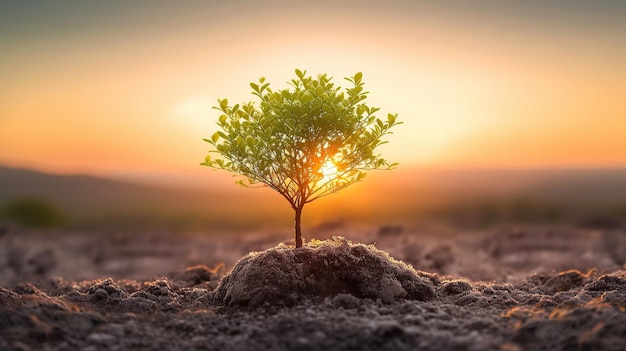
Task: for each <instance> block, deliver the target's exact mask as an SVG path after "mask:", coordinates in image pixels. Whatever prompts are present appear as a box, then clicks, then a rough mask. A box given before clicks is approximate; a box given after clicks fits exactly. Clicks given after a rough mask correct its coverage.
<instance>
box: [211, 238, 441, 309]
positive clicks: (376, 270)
mask: <svg viewBox="0 0 626 351" xmlns="http://www.w3.org/2000/svg"><path fill="white" fill-rule="evenodd" d="M436 282H437V279H436V276H435V275H432V274H427V273H424V272H416V271H415V270H414V269H413V268H412V267H411V266H408V265H406V264H404V263H402V262H400V261H397V260H394V259H393V258H391V257H390V256H389V255H388V254H387V253H386V252H384V251H380V250H377V249H376V248H375V247H373V246H368V245H363V244H352V243H351V242H349V241H348V240H346V239H345V238H343V237H337V236H336V237H333V238H332V239H330V240H325V241H317V240H315V241H312V242H309V243H308V244H307V245H305V246H303V247H300V248H297V249H293V248H290V247H287V246H279V247H276V248H271V249H268V250H265V251H262V252H256V253H250V254H248V255H247V256H245V257H244V258H242V259H241V260H239V262H237V263H236V264H235V266H234V267H233V269H232V270H231V271H230V272H229V273H228V274H226V276H224V278H223V279H222V280H221V282H220V284H219V285H218V286H217V289H216V290H215V301H216V302H217V303H219V304H221V305H225V306H229V307H237V308H258V307H261V306H293V305H296V304H298V303H299V302H300V301H301V300H302V299H306V300H312V301H320V300H322V299H323V298H326V297H334V296H337V295H339V294H350V295H352V296H354V297H356V298H368V299H373V300H376V299H380V300H382V301H383V302H393V301H399V300H403V299H406V300H419V301H427V300H432V299H433V298H434V284H435V283H436Z"/></svg>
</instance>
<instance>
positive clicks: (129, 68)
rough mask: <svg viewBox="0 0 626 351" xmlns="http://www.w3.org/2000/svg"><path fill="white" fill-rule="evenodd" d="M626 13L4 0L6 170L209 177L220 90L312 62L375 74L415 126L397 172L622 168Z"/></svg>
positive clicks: (317, 69)
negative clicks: (209, 140)
mask: <svg viewBox="0 0 626 351" xmlns="http://www.w3.org/2000/svg"><path fill="white" fill-rule="evenodd" d="M377 4H380V5H377ZM477 4H480V5H477ZM625 10H626V5H625V4H624V3H623V2H620V1H594V2H584V1H576V0H572V1H554V2H550V4H546V2H542V1H525V2H518V3H515V2H506V1H504V2H503V1H484V2H475V3H474V4H473V5H472V6H470V5H468V4H467V2H460V1H441V2H436V4H434V2H420V1H413V2H411V1H401V0H388V1H385V2H384V3H383V2H374V1H345V2H336V1H316V2H310V1H309V2H297V1H271V2H269V1H268V2H262V1H231V2H211V1H209V2H200V1H183V2H172V3H170V4H156V3H154V2H148V1H134V2H132V4H130V3H128V2H125V1H107V2H98V3H95V2H94V3H91V2H89V3H87V2H85V3H82V4H81V3H77V2H73V3H70V2H66V1H58V2H56V1H55V2H47V1H39V2H38V1H35V2H28V4H24V3H23V2H16V4H11V5H7V4H6V3H2V4H0V44H1V46H2V48H3V49H2V52H1V53H0V76H2V79H1V80H0V164H2V165H9V166H16V167H27V168H35V169H39V170H43V171H52V172H61V173H76V172H79V173H92V174H100V175H109V176H110V175H114V176H134V177H145V176H163V175H172V177H173V176H176V179H183V180H184V179H191V178H193V177H208V174H211V173H207V172H209V170H208V169H205V168H203V167H199V166H198V163H199V162H201V161H202V160H203V159H204V155H205V152H206V150H207V149H208V148H207V146H208V145H207V144H205V143H203V142H202V141H201V139H202V138H203V137H208V136H210V135H211V134H212V132H213V131H214V130H215V129H214V124H213V122H214V121H215V120H216V117H217V111H215V110H212V109H211V106H212V105H214V104H215V101H216V100H217V98H220V97H227V98H229V100H230V101H238V100H239V101H241V100H251V99H252V98H253V96H252V95H250V92H249V91H250V89H249V86H248V83H249V82H250V81H255V80H256V79H257V78H258V77H260V76H265V77H267V79H268V81H269V82H271V83H272V86H274V87H275V88H283V87H285V86H286V85H285V83H284V82H286V81H287V80H289V79H291V78H292V76H293V70H294V69H295V68H303V69H306V70H307V71H308V72H309V73H313V74H317V73H329V74H330V75H332V76H334V77H335V79H336V82H337V83H340V84H341V82H342V79H341V78H343V77H346V76H349V75H352V74H354V73H355V72H357V71H362V72H363V73H364V81H365V83H366V87H367V88H368V90H369V91H370V92H371V94H370V98H369V100H370V101H369V103H370V104H372V105H374V106H379V107H381V108H382V110H381V112H383V113H387V112H392V113H398V114H399V118H400V119H401V120H402V121H403V122H404V124H403V125H401V126H399V127H398V128H397V130H396V131H395V134H394V135H392V136H390V137H389V140H390V143H389V144H387V145H385V146H384V149H382V152H383V154H384V155H385V156H387V157H386V158H387V159H388V160H390V161H393V162H395V161H399V162H401V163H402V164H403V165H414V166H433V167H587V166H598V167H624V166H626V137H624V136H626V46H625V45H623V44H624V43H626V11H625ZM213 174H215V173H213ZM219 177H222V178H223V177H224V176H223V175H221V176H219ZM220 179H221V178H220Z"/></svg>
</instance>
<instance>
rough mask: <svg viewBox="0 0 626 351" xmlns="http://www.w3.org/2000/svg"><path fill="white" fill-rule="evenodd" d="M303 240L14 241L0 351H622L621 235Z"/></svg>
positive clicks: (400, 231)
mask: <svg viewBox="0 0 626 351" xmlns="http://www.w3.org/2000/svg"><path fill="white" fill-rule="evenodd" d="M308 233H309V235H310V236H311V237H315V238H318V239H329V238H331V237H332V236H333V235H342V236H344V237H345V238H347V240H344V239H337V238H336V239H330V240H329V241H326V242H324V243H318V244H317V245H318V246H315V247H313V246H310V247H308V248H303V249H302V250H300V249H299V250H300V251H294V250H292V249H290V248H286V247H285V246H279V247H278V248H276V246H277V245H278V244H280V243H281V241H283V240H286V239H288V238H289V232H283V231H274V232H273V231H267V232H259V233H230V234H229V235H222V234H218V233H158V232H147V233H82V232H61V231H32V230H31V231H26V230H21V229H18V228H5V229H3V230H2V232H1V233H0V316H1V317H0V350H129V349H141V350H178V349H186V350H505V351H512V350H624V349H626V348H625V346H624V345H626V268H625V266H624V264H625V263H626V231H624V229H623V228H611V229H583V228H576V227H548V226H515V225H502V226H500V227H497V228H492V229H489V230H480V231H477V230H474V231H469V230H465V231H464V230H459V229H451V228H447V227H445V226H441V225H434V224H433V225H424V226H422V227H415V228H406V227H402V226H383V227H377V228H373V227H371V228H358V227H349V226H345V225H342V224H341V223H335V224H328V225H324V226H320V227H318V228H313V229H311V230H309V231H308ZM348 240H350V241H351V242H349V241H348ZM353 243H354V244H353ZM357 243H363V244H367V245H369V244H373V246H366V245H359V244H357ZM320 247H322V248H324V249H320ZM270 248H272V249H270ZM268 249H269V250H268ZM263 250H266V251H263ZM250 251H262V252H261V253H257V254H254V255H249V256H246V255H247V254H248V253H249V252H250ZM385 253H388V254H389V256H390V257H389V256H387V255H386V254H385ZM242 257H243V259H241V258H242ZM240 259H241V260H240ZM394 259H395V260H394ZM396 260H399V261H401V262H399V261H396ZM238 261H239V262H238ZM237 262H238V263H237ZM402 262H404V263H406V264H407V265H410V266H412V267H413V268H414V269H415V270H413V268H411V267H409V266H407V265H404V264H403V263H402ZM233 267H234V269H233ZM222 278H223V279H222Z"/></svg>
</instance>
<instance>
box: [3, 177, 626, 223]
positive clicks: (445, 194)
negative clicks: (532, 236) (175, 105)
mask: <svg viewBox="0 0 626 351" xmlns="http://www.w3.org/2000/svg"><path fill="white" fill-rule="evenodd" d="M21 197H34V198H38V199H43V200H45V201H48V202H50V203H52V204H53V205H54V206H56V207H58V208H59V209H60V210H61V211H62V212H63V213H65V214H66V216H67V217H68V218H69V219H70V222H72V223H79V224H81V225H84V224H85V223H87V224H90V225H92V226H97V227H103V226H107V225H113V226H114V225H121V226H124V225H129V224H133V225H137V226H144V225H147V224H152V225H154V226H169V225H174V226H181V227H187V226H196V227H197V226H201V227H204V228H206V227H207V226H213V227H219V228H256V227H263V226H266V225H278V226H281V227H288V226H289V225H291V216H292V213H291V208H290V207H289V206H288V204H287V203H286V202H285V201H284V200H283V199H282V198H281V197H280V196H279V195H277V194H275V193H273V192H272V191H270V190H267V189H266V190H256V191H255V190H240V189H237V186H235V185H234V184H233V186H232V187H224V188H223V189H222V188H220V189H178V188H172V187H166V186H156V185H146V184H141V183H132V182H123V181H117V180H111V179H105V178H98V177H93V176H86V175H55V174H48V173H41V172H36V171H32V170H24V169H15V168H8V167H0V210H1V209H2V207H3V206H4V205H5V204H7V203H8V202H10V201H12V200H13V199H16V198H21ZM304 215H305V223H308V225H317V224H322V223H325V222H332V221H364V222H368V223H379V224H385V223H390V222H409V223H411V222H415V221H416V220H421V219H424V218H438V219H441V220H446V221H451V222H458V223H460V224H464V225H476V224H477V225H483V224H490V223H494V222H498V221H535V220H540V221H544V220H550V221H554V220H570V221H571V220H577V221H579V220H585V219H589V218H592V219H593V218H598V217H600V218H609V219H610V220H613V219H615V218H617V220H618V221H621V220H626V169H578V170H429V169H416V168H414V169H410V168H405V169H402V168H401V169H398V170H394V171H393V172H371V173H370V175H368V177H367V178H366V180H365V181H363V182H361V183H359V184H356V185H354V186H352V187H350V188H348V189H346V190H343V191H341V192H340V193H338V194H337V195H333V196H329V197H327V198H324V199H322V200H319V201H316V202H314V203H312V204H311V205H309V206H308V207H307V208H305V213H304Z"/></svg>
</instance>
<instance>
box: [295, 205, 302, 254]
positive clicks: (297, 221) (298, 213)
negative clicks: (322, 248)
mask: <svg viewBox="0 0 626 351" xmlns="http://www.w3.org/2000/svg"><path fill="white" fill-rule="evenodd" d="M295 211H296V219H295V223H294V233H295V235H296V247H302V225H301V222H302V220H301V218H302V207H296V208H295Z"/></svg>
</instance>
